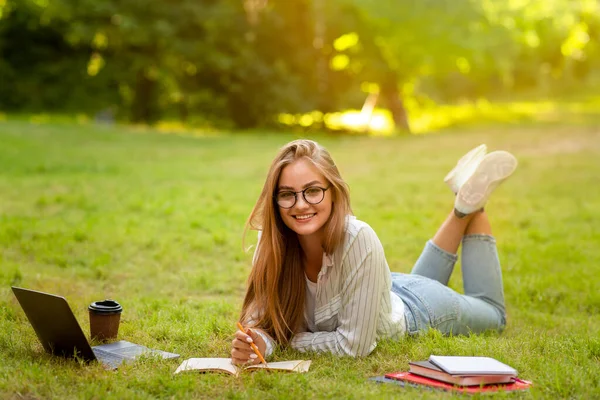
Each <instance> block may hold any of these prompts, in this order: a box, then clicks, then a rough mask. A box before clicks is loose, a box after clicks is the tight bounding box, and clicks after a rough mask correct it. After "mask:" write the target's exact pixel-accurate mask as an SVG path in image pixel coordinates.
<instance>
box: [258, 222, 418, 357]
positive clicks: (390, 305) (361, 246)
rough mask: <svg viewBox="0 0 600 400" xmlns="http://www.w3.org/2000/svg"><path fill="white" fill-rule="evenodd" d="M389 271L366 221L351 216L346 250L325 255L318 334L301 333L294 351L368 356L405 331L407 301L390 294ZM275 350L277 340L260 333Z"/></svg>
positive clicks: (317, 305) (269, 349) (319, 284)
mask: <svg viewBox="0 0 600 400" xmlns="http://www.w3.org/2000/svg"><path fill="white" fill-rule="evenodd" d="M391 285H392V280H391V273H390V269H389V267H388V264H387V261H386V259H385V254H384V251H383V246H382V245H381V242H380V241H379V238H378V237H377V234H376V233H375V231H374V230H373V229H372V228H371V227H370V226H369V225H367V224H366V223H365V222H362V221H359V220H357V219H356V218H355V217H354V216H348V218H347V220H346V234H345V238H344V242H343V244H342V246H340V247H339V248H338V249H336V250H335V251H334V252H333V254H326V255H324V256H323V265H322V267H321V271H320V272H319V275H318V278H317V291H316V297H315V311H314V325H315V327H316V331H315V332H309V331H306V332H299V333H297V334H295V335H294V336H293V337H292V340H291V342H290V345H291V347H292V348H294V349H296V350H299V351H301V352H304V351H316V352H329V353H333V354H336V355H350V356H353V357H356V356H365V355H368V354H369V353H371V352H372V351H373V350H374V349H375V346H376V345H377V340H378V339H382V338H399V337H401V336H403V335H404V333H405V332H406V321H405V319H404V303H403V302H402V300H401V299H400V297H398V295H396V294H395V293H393V292H391ZM259 333H260V334H261V336H262V337H263V339H264V340H265V342H266V344H267V351H266V355H267V356H269V355H270V354H271V353H272V352H273V345H274V341H273V339H272V338H270V337H269V336H268V335H267V334H265V333H264V332H259Z"/></svg>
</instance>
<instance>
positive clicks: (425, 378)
mask: <svg viewBox="0 0 600 400" xmlns="http://www.w3.org/2000/svg"><path fill="white" fill-rule="evenodd" d="M409 367H410V368H409V371H408V372H394V373H389V374H386V375H385V376H384V377H383V379H379V380H378V381H379V382H385V381H390V380H391V381H396V382H398V383H400V384H402V385H403V386H404V385H405V384H408V385H411V386H429V387H432V388H437V389H442V390H449V391H459V392H465V393H479V392H495V391H500V390H504V391H513V390H526V389H528V388H529V386H530V385H531V382H528V381H524V380H522V379H519V378H517V371H516V370H515V369H514V368H512V367H510V366H508V365H506V364H504V363H501V362H500V361H498V360H496V359H493V358H490V357H461V356H460V357H459V356H436V355H432V356H430V357H429V360H427V361H413V362H409Z"/></svg>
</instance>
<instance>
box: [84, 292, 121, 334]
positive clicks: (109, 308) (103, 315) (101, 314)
mask: <svg viewBox="0 0 600 400" xmlns="http://www.w3.org/2000/svg"><path fill="white" fill-rule="evenodd" d="M88 310H89V312H90V335H91V337H92V339H98V340H107V339H116V337H117V334H118V333H119V323H120V322H121V312H122V311H123V307H121V305H120V304H119V303H117V302H116V301H114V300H102V301H95V302H93V303H92V304H90V306H89V307H88Z"/></svg>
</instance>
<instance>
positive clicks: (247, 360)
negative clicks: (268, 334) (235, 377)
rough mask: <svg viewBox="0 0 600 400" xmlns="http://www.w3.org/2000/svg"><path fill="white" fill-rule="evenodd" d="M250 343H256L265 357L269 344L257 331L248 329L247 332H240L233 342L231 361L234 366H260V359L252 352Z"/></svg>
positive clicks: (236, 334)
mask: <svg viewBox="0 0 600 400" xmlns="http://www.w3.org/2000/svg"><path fill="white" fill-rule="evenodd" d="M250 343H254V344H255V345H256V347H258V350H259V351H260V354H261V355H262V356H263V357H264V356H265V351H266V350H267V344H266V343H265V341H264V340H263V338H262V337H261V336H260V335H259V334H258V333H256V331H255V330H252V329H246V332H242V331H240V330H238V331H237V332H236V333H235V338H234V339H233V341H232V342H231V345H232V349H231V361H232V362H233V363H234V364H237V365H241V364H259V363H260V359H259V358H258V356H257V355H256V353H254V351H253V350H252V347H251V346H250Z"/></svg>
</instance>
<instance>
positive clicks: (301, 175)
mask: <svg viewBox="0 0 600 400" xmlns="http://www.w3.org/2000/svg"><path fill="white" fill-rule="evenodd" d="M309 187H319V188H323V189H325V188H327V187H329V182H328V181H327V180H326V179H325V177H324V176H323V174H321V173H320V172H319V170H318V169H317V167H315V166H314V165H313V164H312V163H311V162H310V161H309V160H307V159H306V158H300V159H298V160H296V161H294V162H292V163H291V164H288V165H286V166H285V167H284V168H283V169H282V170H281V175H280V176H279V183H278V185H277V188H276V193H280V192H282V191H292V192H300V191H302V190H304V189H306V188H309ZM331 193H332V191H331V190H327V191H325V196H324V197H323V200H322V201H321V202H320V203H319V204H310V203H308V202H306V200H305V199H304V197H303V196H302V193H296V204H294V206H293V207H292V208H287V209H286V208H283V207H278V208H279V214H280V215H281V219H282V220H283V223H284V224H285V225H286V226H287V227H288V228H290V229H291V230H292V231H294V232H296V233H297V234H298V235H303V236H309V235H318V236H320V235H322V233H323V227H324V226H325V224H326V223H327V221H328V220H329V216H330V215H331V208H332V205H333V201H332V197H331ZM307 197H308V198H309V199H310V196H309V194H308V193H307Z"/></svg>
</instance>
